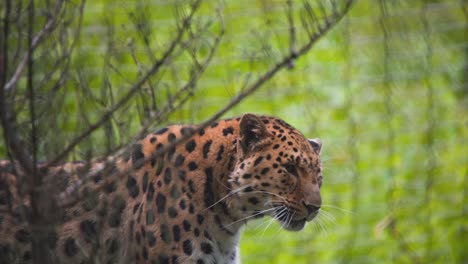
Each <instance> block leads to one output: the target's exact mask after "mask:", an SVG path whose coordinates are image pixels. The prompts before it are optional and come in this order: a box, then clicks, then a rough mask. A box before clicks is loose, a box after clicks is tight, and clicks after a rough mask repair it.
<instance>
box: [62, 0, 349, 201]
mask: <svg viewBox="0 0 468 264" xmlns="http://www.w3.org/2000/svg"><path fill="white" fill-rule="evenodd" d="M353 3H354V0H348V1H347V2H346V4H345V6H344V7H343V10H342V11H341V12H340V13H338V14H337V15H335V16H332V17H331V19H330V20H328V22H327V23H325V25H322V26H320V28H319V29H318V32H317V33H316V34H314V35H313V36H311V37H310V38H309V40H308V41H307V43H306V44H304V45H302V46H301V47H300V49H299V51H298V52H297V53H293V52H289V54H287V55H286V56H285V57H283V58H282V59H281V60H280V61H279V62H278V63H277V64H276V65H274V66H273V67H272V68H270V69H269V70H267V71H266V72H265V73H263V74H262V75H261V76H260V77H258V78H257V80H256V81H254V82H253V83H252V84H251V85H250V86H248V87H247V88H246V89H244V90H242V91H241V92H240V93H239V94H237V96H236V97H235V98H234V99H232V100H231V101H230V102H229V103H228V104H226V105H225V106H224V107H223V108H221V109H220V110H218V111H217V112H216V113H214V114H213V115H212V116H211V117H210V118H208V119H207V120H205V121H204V122H202V123H201V124H199V125H198V126H197V129H194V130H193V131H191V132H187V133H186V134H184V135H182V137H180V138H178V139H177V140H176V141H174V142H173V143H172V144H169V145H165V146H164V147H163V148H161V149H158V150H157V151H156V152H155V153H153V155H151V156H149V157H145V158H144V159H141V160H138V161H137V163H135V164H133V168H138V167H140V166H142V165H144V164H146V163H147V162H150V161H151V160H152V159H155V158H159V157H162V156H163V155H165V154H166V153H167V152H168V151H169V150H170V149H171V148H174V146H176V145H178V144H182V143H184V142H185V141H187V140H188V139H190V138H191V137H192V136H193V135H195V134H196V133H197V132H198V131H200V130H202V129H204V128H206V127H208V126H209V125H211V124H212V123H213V122H215V121H216V120H218V119H219V118H221V116H222V115H224V114H225V113H226V112H227V111H229V110H230V109H232V108H233V107H234V106H236V105H237V104H239V103H240V102H241V101H242V100H243V99H245V98H246V97H248V96H249V95H251V94H252V93H254V92H255V91H257V90H258V89H259V88H260V87H261V86H262V85H264V84H265V83H266V82H268V81H269V80H271V79H272V78H273V77H274V76H275V75H276V74H277V73H278V72H279V71H280V70H282V69H285V68H287V67H288V65H289V64H290V63H291V61H292V60H294V59H296V58H299V57H300V56H302V55H304V54H306V53H307V52H308V51H309V50H310V49H311V48H312V47H313V45H314V44H315V43H316V42H317V41H318V40H319V39H320V38H321V37H323V36H324V35H325V33H327V32H328V31H329V30H330V29H331V28H332V27H333V26H334V25H336V24H337V23H338V22H339V21H341V19H342V18H343V17H344V15H345V14H347V13H348V11H349V10H350V8H351V6H352V4H353ZM142 131H143V130H142ZM118 158H119V155H117V156H115V157H110V158H108V159H107V161H106V164H105V165H104V166H103V167H102V168H101V170H100V171H103V170H106V169H108V168H109V166H110V165H111V164H113V163H114V162H115V161H116V160H117V159H118ZM133 168H129V169H127V170H123V171H121V172H120V173H118V174H117V175H113V177H116V178H117V179H120V178H121V177H123V176H124V175H128V173H129V172H130V171H131V170H133ZM100 171H92V172H91V173H88V174H87V175H86V176H84V178H83V179H82V181H80V182H79V183H77V184H75V185H74V186H70V187H69V188H68V189H67V190H66V191H65V192H62V193H61V194H60V195H59V201H60V206H68V205H70V204H73V203H74V202H76V201H77V200H79V199H80V197H79V194H77V193H76V192H77V191H78V190H79V188H80V186H81V185H82V184H83V183H84V182H86V181H87V180H89V179H90V178H91V177H93V176H94V175H96V174H97V173H99V172H100Z"/></svg>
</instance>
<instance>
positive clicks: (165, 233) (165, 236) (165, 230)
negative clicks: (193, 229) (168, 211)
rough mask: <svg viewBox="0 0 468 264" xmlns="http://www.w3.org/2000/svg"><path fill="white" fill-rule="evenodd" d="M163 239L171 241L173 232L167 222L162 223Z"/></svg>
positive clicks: (167, 241)
mask: <svg viewBox="0 0 468 264" xmlns="http://www.w3.org/2000/svg"><path fill="white" fill-rule="evenodd" d="M161 239H162V241H164V242H166V243H171V240H172V239H171V233H170V232H169V227H168V226H167V225H165V224H162V225H161Z"/></svg>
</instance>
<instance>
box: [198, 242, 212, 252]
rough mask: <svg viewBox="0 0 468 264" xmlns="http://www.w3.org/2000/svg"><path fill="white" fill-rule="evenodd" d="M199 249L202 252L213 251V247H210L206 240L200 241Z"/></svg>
mask: <svg viewBox="0 0 468 264" xmlns="http://www.w3.org/2000/svg"><path fill="white" fill-rule="evenodd" d="M201 250H202V251H203V253H205V254H211V253H213V247H211V245H210V244H209V243H207V242H202V243H201Z"/></svg>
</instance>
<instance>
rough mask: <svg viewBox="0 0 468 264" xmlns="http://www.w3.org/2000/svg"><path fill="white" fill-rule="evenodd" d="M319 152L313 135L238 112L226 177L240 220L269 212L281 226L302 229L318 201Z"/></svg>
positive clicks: (314, 210) (320, 177) (275, 121)
mask: <svg viewBox="0 0 468 264" xmlns="http://www.w3.org/2000/svg"><path fill="white" fill-rule="evenodd" d="M320 150H321V143H320V140H319V139H306V138H305V137H304V136H303V135H302V134H301V133H300V132H299V131H297V130H296V129H295V128H293V127H292V126H290V125H288V124H287V123H285V122H284V121H282V120H280V119H277V118H273V117H259V116H256V115H253V114H246V115H244V116H243V117H242V119H241V120H240V128H239V139H238V144H237V162H236V164H235V167H234V170H233V172H232V173H231V175H230V182H231V185H232V187H233V189H232V192H234V193H235V195H237V197H238V199H239V200H240V201H241V204H242V206H241V209H240V210H241V211H242V212H243V214H244V219H250V218H254V217H261V216H265V215H269V216H271V217H274V218H275V219H277V220H278V221H279V222H280V224H281V225H282V227H283V228H285V229H286V230H293V231H299V230H301V229H303V228H304V226H305V224H306V222H308V221H311V220H312V219H314V217H316V216H317V215H318V213H319V211H320V206H321V203H322V200H321V195H320V188H321V185H322V168H321V162H320V158H319V154H320Z"/></svg>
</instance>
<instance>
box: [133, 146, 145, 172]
mask: <svg viewBox="0 0 468 264" xmlns="http://www.w3.org/2000/svg"><path fill="white" fill-rule="evenodd" d="M144 158H145V154H144V153H143V146H142V145H141V144H136V145H134V146H133V151H132V164H133V167H134V168H136V169H139V168H141V167H142V166H143V160H144Z"/></svg>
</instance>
